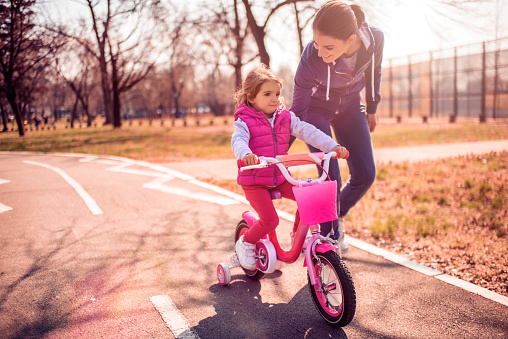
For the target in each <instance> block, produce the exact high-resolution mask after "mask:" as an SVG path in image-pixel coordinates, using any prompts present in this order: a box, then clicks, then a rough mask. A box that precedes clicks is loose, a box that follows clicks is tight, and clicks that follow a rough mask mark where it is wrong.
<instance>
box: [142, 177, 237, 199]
mask: <svg viewBox="0 0 508 339" xmlns="http://www.w3.org/2000/svg"><path fill="white" fill-rule="evenodd" d="M168 180H169V179H165V178H159V179H155V180H153V181H150V182H147V183H146V184H143V187H144V188H150V189H153V190H157V191H161V192H167V193H171V194H176V195H181V196H185V197H189V198H192V199H196V200H201V201H207V202H212V203H214V204H218V205H222V206H227V205H235V204H238V201H236V200H233V199H229V198H225V197H222V196H220V195H211V194H206V193H196V192H192V191H190V190H186V189H184V188H179V187H174V186H166V185H164V183H165V182H166V181H168Z"/></svg>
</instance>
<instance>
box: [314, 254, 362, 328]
mask: <svg viewBox="0 0 508 339" xmlns="http://www.w3.org/2000/svg"><path fill="white" fill-rule="evenodd" d="M316 256H317V258H314V259H313V265H314V269H315V270H316V274H317V277H318V280H319V283H317V284H316V285H312V284H311V281H310V277H309V276H307V278H308V282H309V288H310V293H311V295H312V300H313V301H314V304H315V305H316V308H317V310H318V311H319V313H320V314H321V316H322V317H323V319H325V320H326V321H327V322H328V323H329V324H331V325H333V326H337V327H344V326H346V325H348V324H349V323H350V322H351V321H352V320H353V317H354V315H355V312H356V291H355V286H354V284H353V279H352V278H351V274H350V273H349V270H348V269H347V267H346V265H345V264H344V262H343V261H342V259H341V258H340V257H339V256H338V255H337V254H336V253H335V252H334V251H328V252H325V253H317V254H316Z"/></svg>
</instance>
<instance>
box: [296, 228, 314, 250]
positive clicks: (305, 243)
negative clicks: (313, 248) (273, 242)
mask: <svg viewBox="0 0 508 339" xmlns="http://www.w3.org/2000/svg"><path fill="white" fill-rule="evenodd" d="M295 234H296V233H294V232H291V247H293V243H294V242H295ZM310 238H312V234H310V233H309V232H307V235H306V236H305V241H304V242H303V248H302V251H303V250H305V249H306V248H307V245H308V244H309V241H310Z"/></svg>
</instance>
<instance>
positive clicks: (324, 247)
mask: <svg viewBox="0 0 508 339" xmlns="http://www.w3.org/2000/svg"><path fill="white" fill-rule="evenodd" d="M337 248H339V247H337V246H335V245H332V244H330V243H329V242H325V243H323V244H319V245H317V246H316V253H325V252H328V251H333V250H335V249H337ZM303 267H307V260H304V261H303Z"/></svg>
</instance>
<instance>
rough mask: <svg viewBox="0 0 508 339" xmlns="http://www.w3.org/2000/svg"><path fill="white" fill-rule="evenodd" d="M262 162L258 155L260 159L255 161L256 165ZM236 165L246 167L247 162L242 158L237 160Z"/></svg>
mask: <svg viewBox="0 0 508 339" xmlns="http://www.w3.org/2000/svg"><path fill="white" fill-rule="evenodd" d="M260 163H261V161H260V160H259V157H258V161H257V162H256V163H255V165H259V164H260ZM236 166H237V167H238V168H242V167H245V166H247V165H245V163H244V162H243V161H242V159H237V160H236Z"/></svg>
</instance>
